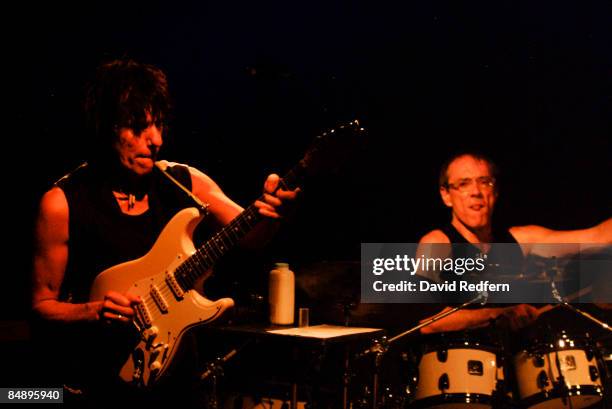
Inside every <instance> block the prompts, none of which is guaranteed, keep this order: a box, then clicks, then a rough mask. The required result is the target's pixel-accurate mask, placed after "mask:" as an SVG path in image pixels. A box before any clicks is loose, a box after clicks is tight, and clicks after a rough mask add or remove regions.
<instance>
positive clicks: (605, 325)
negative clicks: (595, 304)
mask: <svg viewBox="0 0 612 409" xmlns="http://www.w3.org/2000/svg"><path fill="white" fill-rule="evenodd" d="M556 268H557V267H554V269H556ZM553 277H554V276H551V277H550V286H551V288H552V295H553V298H554V299H555V300H557V301H558V302H559V305H561V306H562V307H565V308H567V309H568V310H571V311H573V312H575V313H576V314H578V315H581V316H583V317H584V318H586V319H588V320H590V321H592V322H594V323H595V324H597V325H598V326H600V327H601V328H603V329H605V330H607V331H609V332H612V328H610V325H609V324H608V323H606V322H604V321H602V320H600V319H598V318H595V317H594V316H592V315H591V314H589V313H588V312H586V311H582V310H581V309H579V308H578V307H575V306H573V305H572V304H570V303H569V302H567V300H565V299H564V298H563V297H561V294H559V290H558V289H557V285H556V284H555V280H554V278H553Z"/></svg>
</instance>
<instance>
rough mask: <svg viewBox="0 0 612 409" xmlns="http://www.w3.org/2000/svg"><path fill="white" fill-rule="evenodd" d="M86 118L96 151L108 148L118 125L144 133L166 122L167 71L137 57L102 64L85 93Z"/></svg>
mask: <svg viewBox="0 0 612 409" xmlns="http://www.w3.org/2000/svg"><path fill="white" fill-rule="evenodd" d="M84 108H85V120H86V124H87V127H88V130H89V131H90V132H91V133H92V135H93V137H94V138H95V139H94V146H93V148H94V152H96V150H98V153H100V152H99V151H100V150H102V151H105V150H106V149H108V147H109V146H110V143H111V142H112V141H113V140H114V138H115V137H116V135H117V130H118V128H122V127H126V128H131V129H132V130H133V131H134V133H140V132H142V131H143V130H144V129H146V128H147V126H148V125H149V123H148V121H147V114H149V115H151V118H152V121H153V123H155V124H156V125H158V126H162V125H166V121H167V119H168V114H169V111H170V97H169V94H168V82H167V80H166V75H165V74H164V73H163V71H162V70H160V69H159V68H157V67H154V66H152V65H148V64H141V63H139V62H136V61H134V60H130V59H122V60H114V61H111V62H108V63H104V64H102V65H100V66H99V67H98V68H97V70H96V74H95V77H94V79H93V81H91V82H90V83H89V84H88V85H87V90H86V94H85V104H84Z"/></svg>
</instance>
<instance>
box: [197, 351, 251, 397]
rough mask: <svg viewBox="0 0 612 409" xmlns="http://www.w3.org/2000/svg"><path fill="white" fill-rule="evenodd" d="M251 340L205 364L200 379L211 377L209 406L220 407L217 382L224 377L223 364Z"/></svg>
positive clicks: (204, 379)
mask: <svg viewBox="0 0 612 409" xmlns="http://www.w3.org/2000/svg"><path fill="white" fill-rule="evenodd" d="M250 342H251V341H250V340H248V341H246V342H245V343H244V344H242V345H241V346H240V347H238V348H234V349H232V350H231V351H229V352H228V353H227V354H225V355H223V356H219V357H217V358H215V359H214V360H213V361H211V362H209V363H208V364H206V365H205V368H206V369H205V370H204V372H202V374H201V375H200V381H206V380H207V379H208V378H210V398H209V400H208V407H209V408H211V409H217V408H218V407H219V399H218V390H217V382H218V380H219V378H221V377H223V375H224V371H223V365H224V364H225V363H226V362H227V361H229V360H230V359H232V358H233V357H235V356H236V355H237V354H238V352H240V351H241V350H242V349H243V348H244V347H246V346H247V345H248V344H249V343H250Z"/></svg>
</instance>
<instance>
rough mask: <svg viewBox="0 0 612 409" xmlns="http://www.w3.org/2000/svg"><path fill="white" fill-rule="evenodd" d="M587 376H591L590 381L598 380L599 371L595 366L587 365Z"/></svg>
mask: <svg viewBox="0 0 612 409" xmlns="http://www.w3.org/2000/svg"><path fill="white" fill-rule="evenodd" d="M589 375H590V376H591V381H593V382H595V381H596V380H597V379H599V370H598V369H597V367H596V366H595V365H589Z"/></svg>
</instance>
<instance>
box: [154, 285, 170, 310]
mask: <svg viewBox="0 0 612 409" xmlns="http://www.w3.org/2000/svg"><path fill="white" fill-rule="evenodd" d="M151 298H153V301H155V304H157V307H158V308H159V310H160V311H161V312H163V313H166V312H168V303H167V302H166V300H165V298H164V296H163V295H162V293H161V291H159V288H158V287H157V286H156V285H152V286H151Z"/></svg>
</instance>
